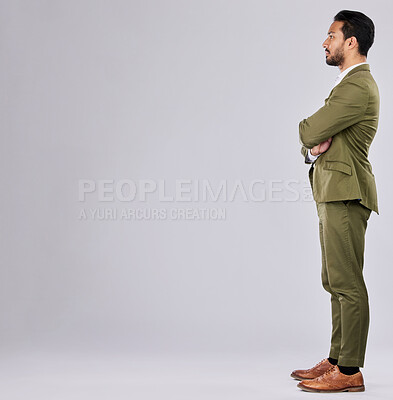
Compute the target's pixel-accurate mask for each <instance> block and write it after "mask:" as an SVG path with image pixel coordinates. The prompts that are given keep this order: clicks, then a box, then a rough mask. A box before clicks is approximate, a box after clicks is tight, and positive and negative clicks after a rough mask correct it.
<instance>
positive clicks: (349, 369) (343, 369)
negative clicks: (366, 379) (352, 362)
mask: <svg viewBox="0 0 393 400" xmlns="http://www.w3.org/2000/svg"><path fill="white" fill-rule="evenodd" d="M338 369H339V370H340V372H341V373H342V374H345V375H353V374H356V373H357V372H359V367H342V366H341V365H338Z"/></svg>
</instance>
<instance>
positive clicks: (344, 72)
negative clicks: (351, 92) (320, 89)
mask: <svg viewBox="0 0 393 400" xmlns="http://www.w3.org/2000/svg"><path fill="white" fill-rule="evenodd" d="M363 64H367V62H361V63H359V64H355V65H351V66H350V67H348V68H347V69H344V71H342V72H341V73H340V74H339V75H338V76H337V78H336V80H335V81H334V86H333V88H335V87H336V86H337V85H338V84H339V83H340V82H341V81H342V80H343V79H344V76H345V75H347V73H348V72H349V71H351V70H352V69H354V68H355V67H358V66H359V65H363ZM333 88H332V89H333ZM319 156H320V154H318V155H317V156H313V155H312V154H311V149H308V151H307V157H306V161H308V162H310V161H311V162H314V161H315V160H316V159H317V158H318V157H319Z"/></svg>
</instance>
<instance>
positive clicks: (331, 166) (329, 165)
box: [323, 161, 352, 175]
mask: <svg viewBox="0 0 393 400" xmlns="http://www.w3.org/2000/svg"><path fill="white" fill-rule="evenodd" d="M323 169H328V170H332V171H339V172H343V173H344V174H347V175H352V168H351V166H350V165H348V164H346V163H344V162H342V161H325V165H324V166H323Z"/></svg>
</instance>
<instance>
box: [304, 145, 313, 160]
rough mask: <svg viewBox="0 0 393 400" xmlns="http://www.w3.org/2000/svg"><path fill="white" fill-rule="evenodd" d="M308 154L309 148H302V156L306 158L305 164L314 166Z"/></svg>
mask: <svg viewBox="0 0 393 400" xmlns="http://www.w3.org/2000/svg"><path fill="white" fill-rule="evenodd" d="M307 152H308V149H307V147H304V146H302V148H301V153H302V155H303V157H304V162H305V163H306V164H312V161H310V159H309V158H308V154H307Z"/></svg>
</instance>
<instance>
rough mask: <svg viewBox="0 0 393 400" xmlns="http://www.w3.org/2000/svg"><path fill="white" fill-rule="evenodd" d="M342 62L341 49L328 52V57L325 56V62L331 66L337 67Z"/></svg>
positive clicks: (342, 54) (342, 52)
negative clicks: (331, 52)
mask: <svg viewBox="0 0 393 400" xmlns="http://www.w3.org/2000/svg"><path fill="white" fill-rule="evenodd" d="M343 63H344V51H343V50H342V49H339V50H337V51H336V52H335V53H334V54H330V57H329V58H328V57H326V64H327V65H331V66H333V67H338V66H339V65H341V64H343Z"/></svg>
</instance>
